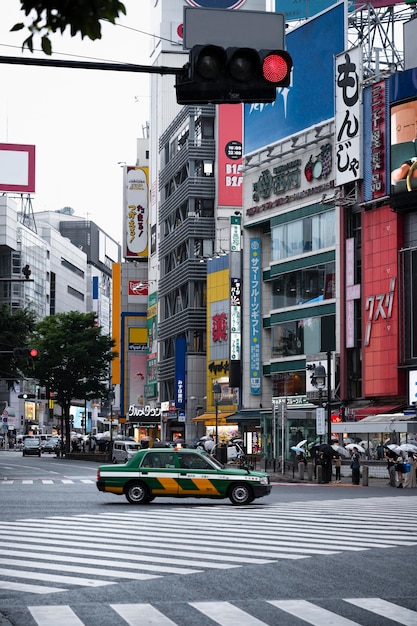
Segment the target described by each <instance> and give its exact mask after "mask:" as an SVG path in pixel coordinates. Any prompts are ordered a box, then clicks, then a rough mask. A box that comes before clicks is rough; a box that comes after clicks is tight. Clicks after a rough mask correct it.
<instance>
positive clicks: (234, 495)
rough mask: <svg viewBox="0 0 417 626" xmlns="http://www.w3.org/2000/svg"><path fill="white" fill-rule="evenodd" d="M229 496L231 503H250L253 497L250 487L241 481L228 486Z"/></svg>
mask: <svg viewBox="0 0 417 626" xmlns="http://www.w3.org/2000/svg"><path fill="white" fill-rule="evenodd" d="M229 498H230V501H231V503H232V504H250V503H251V502H252V501H253V499H254V497H253V493H252V489H251V488H250V487H248V486H247V485H244V484H243V483H242V484H238V485H233V487H231V488H230V491H229Z"/></svg>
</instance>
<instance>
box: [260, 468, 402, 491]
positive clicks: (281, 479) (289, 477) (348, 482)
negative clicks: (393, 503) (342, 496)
mask: <svg viewBox="0 0 417 626" xmlns="http://www.w3.org/2000/svg"><path fill="white" fill-rule="evenodd" d="M267 473H268V474H269V479H270V481H271V483H294V484H298V485H318V484H320V483H318V482H317V480H316V479H315V478H314V477H313V479H312V480H308V475H307V472H305V473H304V480H301V479H300V477H299V475H298V471H297V470H295V471H294V473H293V470H292V469H291V470H286V471H285V473H284V474H283V473H282V472H280V471H275V472H274V471H273V470H269V469H268V470H267ZM334 478H335V477H334V473H333V476H332V482H331V483H327V484H326V485H325V486H327V487H352V477H351V476H342V479H341V482H340V483H336V482H334ZM320 486H321V485H320ZM360 486H363V483H362V476H361V482H360ZM367 486H368V487H386V488H387V489H393V487H390V485H389V478H388V475H387V476H386V478H372V477H368V485H367Z"/></svg>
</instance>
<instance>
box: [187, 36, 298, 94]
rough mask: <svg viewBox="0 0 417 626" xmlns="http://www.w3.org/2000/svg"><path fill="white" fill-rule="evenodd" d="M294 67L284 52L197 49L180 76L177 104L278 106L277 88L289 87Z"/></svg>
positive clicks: (201, 47)
mask: <svg viewBox="0 0 417 626" xmlns="http://www.w3.org/2000/svg"><path fill="white" fill-rule="evenodd" d="M292 65H293V63H292V59H291V56H290V55H289V54H288V52H286V51H285V50H255V49H254V48H236V47H232V48H222V47H220V46H214V45H211V44H210V45H202V46H194V47H193V48H192V49H191V51H190V56H189V62H188V63H187V64H186V65H184V67H183V71H182V73H181V74H178V75H177V80H176V84H175V88H176V92H177V102H178V104H208V103H213V104H222V103H229V104H233V103H236V104H238V103H240V102H248V103H250V102H254V103H256V102H260V103H262V102H275V98H276V89H277V87H288V85H289V84H290V78H291V68H292Z"/></svg>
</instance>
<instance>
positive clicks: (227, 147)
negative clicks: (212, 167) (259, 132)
mask: <svg viewBox="0 0 417 626" xmlns="http://www.w3.org/2000/svg"><path fill="white" fill-rule="evenodd" d="M242 108H243V107H242V105H241V104H221V105H219V107H218V109H217V110H218V133H219V135H218V144H217V145H218V147H219V149H218V158H217V165H218V176H217V193H218V204H219V206H232V207H236V208H240V207H241V206H242V182H243V172H242V166H243V158H242V157H243V145H242V112H243V111H242Z"/></svg>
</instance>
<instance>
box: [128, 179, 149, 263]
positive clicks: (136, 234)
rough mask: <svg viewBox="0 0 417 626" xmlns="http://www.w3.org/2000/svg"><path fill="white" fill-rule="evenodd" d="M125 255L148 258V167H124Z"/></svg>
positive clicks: (130, 257)
mask: <svg viewBox="0 0 417 626" xmlns="http://www.w3.org/2000/svg"><path fill="white" fill-rule="evenodd" d="M124 169H125V171H124V219H125V228H124V256H125V258H126V259H136V260H140V259H143V260H147V257H148V222H149V184H148V176H149V173H148V168H147V167H131V166H127V167H125V168H124Z"/></svg>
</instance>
